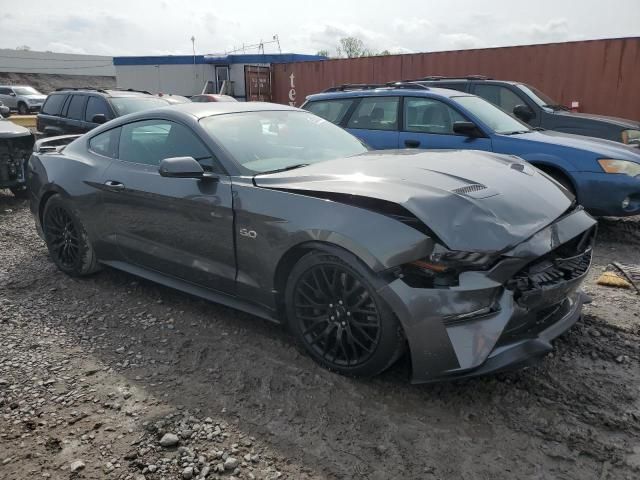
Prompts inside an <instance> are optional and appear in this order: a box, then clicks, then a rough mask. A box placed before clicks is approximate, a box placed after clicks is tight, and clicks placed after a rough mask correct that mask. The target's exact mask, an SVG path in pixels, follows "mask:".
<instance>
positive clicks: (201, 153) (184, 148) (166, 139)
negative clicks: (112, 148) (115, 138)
mask: <svg viewBox="0 0 640 480" xmlns="http://www.w3.org/2000/svg"><path fill="white" fill-rule="evenodd" d="M119 150H120V152H119V155H118V158H119V159H120V160H124V161H126V162H133V163H142V164H145V165H160V162H161V161H162V160H164V159H165V158H172V157H193V158H195V159H196V160H198V162H200V164H201V165H202V168H204V169H205V170H206V171H209V172H216V173H221V172H222V170H221V169H220V167H219V165H218V162H217V161H216V160H215V158H214V157H213V155H211V153H210V152H209V150H208V149H207V148H206V147H205V146H204V144H203V143H202V141H201V140H200V139H199V138H198V137H197V136H196V135H195V134H194V133H193V132H192V131H191V130H190V129H189V128H187V127H185V126H184V125H180V124H178V123H174V122H170V121H168V120H145V121H142V122H134V123H130V124H128V125H124V126H123V127H122V133H121V134H120V148H119Z"/></svg>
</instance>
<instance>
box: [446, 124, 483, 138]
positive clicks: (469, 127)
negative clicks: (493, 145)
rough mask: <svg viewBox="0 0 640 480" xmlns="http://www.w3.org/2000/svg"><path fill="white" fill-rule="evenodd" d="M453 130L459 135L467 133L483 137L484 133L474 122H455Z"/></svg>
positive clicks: (468, 135) (471, 135)
mask: <svg viewBox="0 0 640 480" xmlns="http://www.w3.org/2000/svg"><path fill="white" fill-rule="evenodd" d="M453 131H454V133H457V134H459V135H465V136H467V137H474V138H475V137H481V136H482V134H481V133H480V130H478V127H477V126H476V124H475V123H473V122H453Z"/></svg>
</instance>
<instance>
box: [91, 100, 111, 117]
mask: <svg viewBox="0 0 640 480" xmlns="http://www.w3.org/2000/svg"><path fill="white" fill-rule="evenodd" d="M99 114H102V115H104V116H105V117H107V120H109V119H110V118H111V114H110V113H109V107H108V106H107V102H105V101H104V100H103V99H102V98H100V97H89V100H88V101H87V111H86V113H85V115H84V119H85V120H86V121H87V122H93V117H94V115H99Z"/></svg>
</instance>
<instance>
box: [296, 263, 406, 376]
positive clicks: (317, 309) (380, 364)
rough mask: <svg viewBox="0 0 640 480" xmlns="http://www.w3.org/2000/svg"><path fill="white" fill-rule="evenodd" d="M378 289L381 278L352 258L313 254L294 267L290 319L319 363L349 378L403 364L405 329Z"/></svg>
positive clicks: (304, 345) (375, 372) (368, 374)
mask: <svg viewBox="0 0 640 480" xmlns="http://www.w3.org/2000/svg"><path fill="white" fill-rule="evenodd" d="M338 255H339V256H338ZM375 284H377V279H376V277H375V275H374V274H373V273H372V272H370V271H369V270H368V269H367V268H366V267H364V266H363V265H360V264H359V263H358V262H357V260H356V259H352V258H350V256H349V255H346V254H345V255H341V254H339V253H338V254H330V253H327V252H324V251H312V252H311V253H309V254H307V255H305V256H304V257H302V258H301V259H300V260H299V261H298V263H297V264H296V265H295V266H294V267H293V269H292V271H291V273H290V275H289V281H288V283H287V288H286V291H285V303H286V311H287V318H288V321H289V326H290V328H291V330H292V332H293V334H294V336H295V337H296V340H297V341H298V343H299V344H300V345H301V346H302V348H304V350H305V351H306V352H307V353H308V354H309V355H310V356H311V357H312V358H313V359H314V360H315V361H316V362H318V363H319V364H321V365H322V366H324V367H326V368H328V369H330V370H334V371H336V372H339V373H342V374H344V375H349V376H363V377H371V376H374V375H377V374H379V373H381V372H383V371H384V370H386V369H387V368H389V367H390V366H391V365H392V364H393V363H394V362H395V361H396V360H397V359H398V358H399V356H400V355H401V354H402V352H403V351H404V347H405V339H404V335H403V333H402V328H401V327H400V324H399V322H398V320H397V319H396V317H395V315H394V314H393V312H392V311H391V309H390V308H389V307H388V306H387V304H386V303H385V302H384V300H383V299H382V298H381V297H380V296H379V295H378V294H377V293H376V288H375V287H374V285H375Z"/></svg>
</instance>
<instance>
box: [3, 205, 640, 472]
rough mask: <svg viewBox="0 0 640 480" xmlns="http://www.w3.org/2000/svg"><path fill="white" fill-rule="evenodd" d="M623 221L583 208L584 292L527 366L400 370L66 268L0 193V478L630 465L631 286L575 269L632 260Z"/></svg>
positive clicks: (635, 432) (634, 431)
mask: <svg viewBox="0 0 640 480" xmlns="http://www.w3.org/2000/svg"><path fill="white" fill-rule="evenodd" d="M634 228H635V227H634V226H633V223H629V222H619V221H613V220H605V221H603V222H601V229H600V230H601V237H600V238H601V242H600V243H599V245H598V247H597V250H596V255H595V265H594V267H593V271H592V273H591V275H590V278H589V280H588V282H587V284H586V290H587V291H588V292H589V293H590V294H591V295H592V297H593V299H594V302H593V303H592V304H591V305H590V306H588V307H587V308H586V311H585V316H584V318H583V320H582V321H581V322H580V323H579V324H578V325H577V326H576V327H574V328H573V329H572V330H570V332H568V333H567V334H566V335H565V336H563V337H561V338H560V339H558V341H556V347H557V349H556V351H555V352H554V353H553V354H550V355H548V356H547V357H546V358H545V359H544V361H543V362H541V363H540V364H539V365H538V366H536V367H533V368H529V369H527V370H522V371H518V372H514V373H509V374H500V375H496V376H491V377H487V378H481V379H474V380H467V381H457V382H450V383H442V384H436V385H421V386H414V385H410V384H409V383H408V382H407V376H408V365H407V362H406V360H405V361H401V362H400V363H399V364H398V365H397V366H395V367H394V368H393V369H392V370H391V371H389V372H387V373H385V374H384V375H382V376H380V377H378V378H376V379H373V380H357V379H349V378H344V377H341V376H338V375H335V374H332V373H330V372H327V371H325V370H323V369H322V368H320V367H318V366H317V365H316V364H315V363H314V362H313V361H312V360H310V359H309V358H307V357H306V356H304V355H301V354H300V353H299V352H298V351H297V350H296V348H295V347H294V343H293V341H292V339H291V338H290V337H289V336H288V335H287V334H286V333H285V332H283V331H282V329H280V328H279V327H277V326H275V325H272V324H269V323H267V322H263V321H261V320H259V319H256V318H254V317H251V316H250V315H246V314H243V313H239V312H236V311H234V310H231V309H228V308H225V307H221V306H218V305H215V304H210V303H207V302H204V301H201V300H199V299H197V298H194V297H190V296H188V295H184V294H181V293H179V292H175V291H172V290H170V289H167V288H163V287H160V286H158V285H155V284H152V283H150V282H146V281H142V280H139V279H137V278H135V277H133V276H130V275H128V274H125V273H121V272H118V271H115V270H111V269H105V270H103V271H102V272H100V273H98V274H96V275H93V276H91V277H89V278H83V279H71V278H69V277H67V276H65V275H64V274H62V273H59V272H58V271H57V270H56V268H55V267H54V266H53V264H52V263H51V262H50V261H49V259H48V257H47V251H46V248H45V246H44V244H43V242H42V241H41V240H40V239H39V238H38V236H37V235H36V233H35V229H34V227H33V222H32V220H31V217H30V214H29V211H28V207H27V204H26V203H25V202H20V201H17V200H15V199H14V198H13V197H11V195H10V194H8V193H7V194H2V193H1V192H0V478H2V479H6V480H10V479H27V478H29V479H30V478H63V479H68V478H86V479H136V480H142V479H143V478H144V479H147V480H151V479H163V478H164V479H189V478H194V479H195V478H204V477H206V478H208V479H211V478H225V479H232V478H236V479H251V478H260V479H276V478H292V479H320V478H331V479H333V478H344V479H350V478H362V479H390V478H393V479H405V478H406V479H414V478H415V479H492V480H493V479H520V478H522V479H581V480H587V479H598V480H604V479H629V480H631V479H638V478H640V368H639V365H640V342H639V340H640V295H634V294H633V292H631V291H628V290H619V289H608V288H605V287H600V286H596V284H595V278H597V276H598V274H599V273H601V272H602V271H603V269H604V267H605V266H606V264H607V263H609V262H610V261H612V260H617V261H620V262H623V263H640V255H639V252H640V241H638V240H640V236H638V235H636V233H638V232H640V229H638V230H637V231H635V230H634ZM634 232H635V233H634ZM621 239H622V241H620V240H621Z"/></svg>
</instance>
